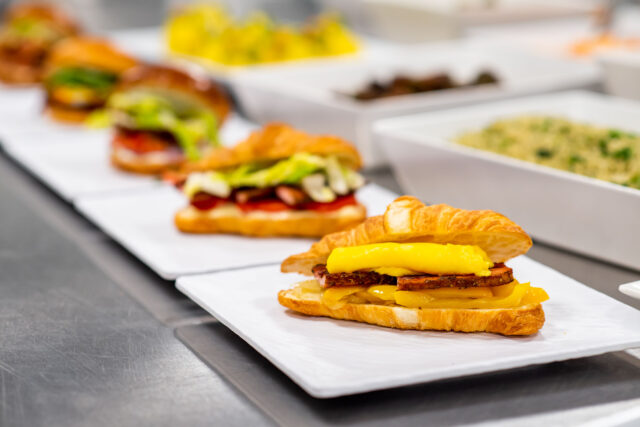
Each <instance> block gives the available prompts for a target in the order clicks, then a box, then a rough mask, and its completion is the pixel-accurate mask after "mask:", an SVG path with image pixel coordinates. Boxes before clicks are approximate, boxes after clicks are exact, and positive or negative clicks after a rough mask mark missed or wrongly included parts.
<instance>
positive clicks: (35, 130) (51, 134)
mask: <svg viewBox="0 0 640 427" xmlns="http://www.w3.org/2000/svg"><path fill="white" fill-rule="evenodd" d="M108 133H109V131H108V130H105V129H90V128H88V127H86V126H84V125H81V124H66V123H60V122H56V121H54V120H52V119H50V118H49V117H46V116H44V115H43V114H42V112H41V111H40V108H38V109H35V110H31V109H29V110H25V111H22V112H20V113H19V114H7V115H6V116H4V117H2V116H0V143H1V144H2V146H4V147H10V146H14V145H20V146H22V145H31V144H40V143H49V142H50V141H52V140H53V141H55V140H57V141H64V140H65V139H66V138H70V139H76V138H82V137H89V138H99V136H100V135H103V136H105V135H108ZM91 134H92V136H89V135H91ZM105 137H106V136H105Z"/></svg>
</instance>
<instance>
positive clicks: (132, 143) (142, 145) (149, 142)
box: [113, 132, 170, 154]
mask: <svg viewBox="0 0 640 427" xmlns="http://www.w3.org/2000/svg"><path fill="white" fill-rule="evenodd" d="M113 143H114V144H116V145H120V146H122V147H124V148H126V149H128V150H131V151H134V152H136V153H139V154H144V153H150V152H153V151H164V150H166V149H167V148H168V147H169V145H170V144H169V143H167V142H166V141H163V140H162V139H160V138H156V137H155V136H153V135H152V134H149V133H147V132H126V133H124V132H116V135H115V136H114V138H113Z"/></svg>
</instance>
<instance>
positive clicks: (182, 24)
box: [165, 4, 358, 66]
mask: <svg viewBox="0 0 640 427" xmlns="http://www.w3.org/2000/svg"><path fill="white" fill-rule="evenodd" d="M165 36H166V39H167V43H168V46H169V49H170V50H171V51H172V52H174V53H178V54H183V55H188V56H194V57H200V58H203V59H206V60H209V61H213V62H215V63H219V64H223V65H229V66H244V65H251V64H260V63H271V62H281V61H291V60H296V59H304V58H313V57H323V56H334V55H344V54H349V53H354V52H356V51H358V41H357V39H356V37H355V36H354V35H353V34H352V33H351V32H350V31H349V30H348V29H347V28H346V27H345V26H344V25H343V24H342V22H341V21H340V19H339V18H338V17H337V16H335V15H319V16H317V17H316V18H314V19H313V20H312V21H310V22H308V23H306V24H305V25H303V26H301V27H299V28H298V27H294V26H291V25H284V24H277V23H275V22H273V21H272V20H271V19H270V18H269V16H267V15H266V14H264V13H260V12H254V13H253V14H251V15H250V16H248V17H247V18H246V19H244V20H236V19H235V18H234V17H232V16H231V15H230V14H229V13H228V12H227V11H226V10H225V9H224V8H222V7H221V6H215V5H207V4H200V5H193V6H190V7H186V8H183V9H180V10H177V11H176V12H175V13H174V14H172V15H170V17H169V18H168V20H167V22H166V24H165Z"/></svg>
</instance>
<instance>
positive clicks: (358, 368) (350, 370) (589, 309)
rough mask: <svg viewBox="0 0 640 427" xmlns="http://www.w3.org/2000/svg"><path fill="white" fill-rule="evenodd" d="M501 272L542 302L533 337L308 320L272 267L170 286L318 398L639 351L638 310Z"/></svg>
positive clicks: (562, 280)
mask: <svg viewBox="0 0 640 427" xmlns="http://www.w3.org/2000/svg"><path fill="white" fill-rule="evenodd" d="M292 253H293V252H292ZM508 264H509V265H510V266H511V267H513V269H514V271H515V275H516V277H517V278H518V279H519V280H521V281H523V282H524V281H531V283H532V284H533V285H535V286H540V287H543V288H544V289H546V291H547V292H548V293H549V296H550V299H549V301H547V302H545V303H543V306H544V310H545V313H546V318H547V320H546V323H545V325H544V327H543V328H542V329H541V331H540V332H539V333H538V334H536V335H534V336H531V337H512V338H508V337H503V336H500V335H494V334H485V333H475V334H465V333H454V332H428V331H401V330H395V329H387V328H382V327H378V326H372V325H367V324H363V323H356V322H349V321H343V320H334V319H329V318H322V317H315V318H314V317H306V316H304V315H300V314H296V313H294V312H292V311H290V310H287V309H285V308H284V307H282V306H280V305H279V304H278V301H277V293H278V291H279V290H281V289H287V288H288V287H290V285H291V284H293V283H295V282H296V281H299V280H301V279H302V276H297V275H284V274H282V273H280V268H279V266H265V267H257V268H251V269H245V270H239V271H233V272H221V273H215V274H207V275H200V276H190V277H180V278H179V279H178V281H177V287H178V289H180V290H181V291H182V292H184V293H185V294H186V295H188V296H189V297H190V298H191V299H193V300H194V301H195V302H197V303H198V304H200V305H201V306H202V307H203V308H204V309H206V310H207V311H209V312H210V313H211V314H212V315H214V316H215V317H216V318H217V319H218V320H220V321H221V322H223V323H224V324H225V325H226V326H227V327H229V328H230V329H231V330H233V331H234V332H235V333H237V334H238V335H239V336H240V337H242V339H244V340H245V341H247V342H248V343H249V344H250V345H251V346H253V347H254V348H255V349H256V350H257V351H258V352H260V353H261V354H262V355H263V356H264V357H266V358H267V359H269V360H270V361H271V363H273V364H274V365H276V366H277V367H278V368H279V369H280V370H282V371H283V372H284V373H285V374H286V375H288V376H289V377H290V378H291V379H292V380H293V381H294V382H296V383H297V384H298V385H299V386H300V387H302V388H303V389H304V390H305V391H306V392H307V393H309V394H310V395H312V396H314V397H318V398H329V397H337V396H343V395H348V394H355V393H363V392H368V391H373V390H380V389H386V388H392V387H398V386H404V385H410V384H418V383H424V382H429V381H435V380H439V379H444V378H452V377H460V376H464V375H473V374H480V373H486V372H491V371H498V370H503V369H510V368H516V367H522V366H528V365H534V364H542V363H549V362H553V361H558V360H566V359H572V358H578V357H585V356H592V355H596V354H601V353H606V352H609V351H617V350H622V349H625V348H630V347H634V346H637V345H639V344H640V328H638V325H640V311H638V310H635V309H634V308H632V307H629V306H627V305H625V304H622V303H620V302H618V301H616V300H614V299H613V298H610V297H608V296H606V295H603V294H601V293H599V292H597V291H594V290H593V289H590V288H588V287H587V286H585V285H583V284H581V283H579V282H576V281H575V280H573V279H571V278H569V277H567V276H564V275H563V274H561V273H559V272H557V271H555V270H552V269H550V268H549V267H546V266H544V265H542V264H539V263H537V262H535V261H533V260H531V259H528V258H526V257H519V258H517V259H514V260H511V261H510V262H509V263H508ZM594 307H597V310H594Z"/></svg>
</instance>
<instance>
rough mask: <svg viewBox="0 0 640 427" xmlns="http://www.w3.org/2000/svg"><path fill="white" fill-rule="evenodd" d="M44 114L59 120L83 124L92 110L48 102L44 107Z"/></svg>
mask: <svg viewBox="0 0 640 427" xmlns="http://www.w3.org/2000/svg"><path fill="white" fill-rule="evenodd" d="M44 114H45V115H47V116H49V117H51V118H52V119H54V120H56V121H59V122H63V123H73V124H81V123H84V122H85V121H86V120H87V118H88V117H89V115H90V114H91V110H83V109H79V108H72V107H66V108H65V107H63V106H58V105H52V104H49V103H47V105H45V107H44Z"/></svg>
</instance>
